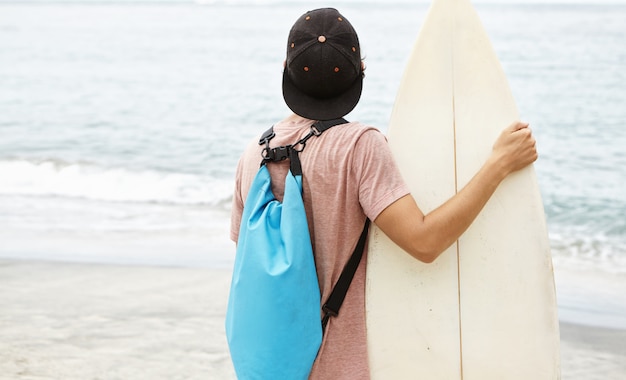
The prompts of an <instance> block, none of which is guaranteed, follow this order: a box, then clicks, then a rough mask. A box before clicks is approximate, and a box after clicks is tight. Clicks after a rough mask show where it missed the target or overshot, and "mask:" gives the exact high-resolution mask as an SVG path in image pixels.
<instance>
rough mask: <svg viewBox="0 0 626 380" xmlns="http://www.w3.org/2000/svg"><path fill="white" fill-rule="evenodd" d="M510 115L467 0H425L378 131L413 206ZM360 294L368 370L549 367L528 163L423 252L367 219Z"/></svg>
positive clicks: (470, 168)
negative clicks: (386, 120)
mask: <svg viewBox="0 0 626 380" xmlns="http://www.w3.org/2000/svg"><path fill="white" fill-rule="evenodd" d="M518 119H519V114H518V111H517V109H516V106H515V102H514V99H513V97H512V95H511V91H510V89H509V86H508V83H507V80H506V78H505V75H504V72H503V70H502V68H501V66H500V64H499V62H498V59H497V57H496V55H495V53H494V51H493V49H492V47H491V44H490V42H489V39H488V37H487V35H486V33H485V31H484V29H483V27H482V25H481V22H480V20H479V18H478V15H477V14H476V12H475V11H474V9H473V8H472V5H471V4H470V2H469V0H434V2H433V4H432V6H431V8H430V10H429V13H428V15H427V17H426V20H425V22H424V24H423V25H422V29H421V31H420V33H419V36H418V38H417V41H416V43H415V46H414V49H413V51H412V53H411V56H410V59H409V62H408V65H407V68H406V71H405V73H404V77H403V80H402V82H401V85H400V89H399V92H398V95H397V99H396V103H395V106H394V110H393V113H392V117H391V123H390V127H389V134H388V139H389V144H390V146H391V149H392V151H393V153H394V155H395V157H396V159H397V162H398V164H399V166H400V170H401V171H402V174H403V176H404V178H405V180H406V181H407V183H408V184H409V186H410V188H411V192H412V194H413V196H414V197H415V199H416V200H417V203H418V205H419V206H420V208H421V209H422V211H424V212H425V213H427V212H429V211H431V210H432V209H434V208H436V207H437V206H439V205H441V204H442V203H443V202H445V201H446V200H447V199H449V198H450V197H451V196H453V195H454V194H455V193H456V192H457V191H459V190H460V189H461V188H462V187H463V186H464V185H465V184H466V183H467V182H468V181H469V180H470V179H471V177H472V176H473V175H474V174H475V173H476V172H477V171H478V169H479V168H480V167H481V166H482V164H483V163H484V162H485V160H486V159H487V157H488V156H489V154H490V152H491V148H492V145H493V143H494V141H495V140H496V138H497V136H498V135H499V134H500V132H501V131H502V129H503V128H505V127H506V126H508V125H509V124H510V123H511V122H513V121H515V120H518ZM366 297H367V307H366V308H367V310H366V316H367V331H368V350H369V356H370V369H371V373H372V378H373V379H428V380H433V379H463V380H474V379H475V380H492V379H494V380H495V379H506V380H510V379H520V380H529V379H533V380H542V379H546V380H547V379H550V380H554V379H558V378H560V367H559V330H558V318H557V308H556V296H555V289H554V278H553V272H552V260H551V256H550V247H549V242H548V236H547V229H546V225H545V216H544V210H543V206H542V202H541V197H540V193H539V188H538V185H537V181H536V176H535V172H534V169H533V167H532V166H530V167H528V168H525V169H523V170H521V171H519V172H516V173H514V174H512V175H511V176H509V177H508V178H507V179H505V181H504V182H503V183H502V184H501V185H500V186H499V188H498V190H497V191H496V193H495V194H494V195H493V197H492V198H491V200H490V201H489V202H488V204H487V205H486V206H485V208H484V209H483V211H482V212H481V214H480V215H479V216H478V218H477V219H476V221H475V222H474V223H473V224H472V226H471V227H470V228H469V230H468V231H466V233H465V234H463V236H462V237H461V238H460V239H459V240H458V241H457V242H456V243H455V244H454V245H453V246H452V247H450V248H449V249H448V250H447V251H446V252H444V253H443V254H442V255H441V256H440V257H439V258H438V259H437V260H436V261H435V262H434V263H431V264H423V263H420V262H418V261H417V260H415V259H413V258H412V257H410V256H409V255H408V254H407V253H405V252H404V251H403V250H401V249H400V248H398V247H397V246H396V245H395V244H394V243H392V242H391V241H390V240H389V239H388V238H387V237H386V236H385V235H384V234H383V233H382V232H381V231H380V230H378V229H377V228H376V227H373V228H372V230H371V233H370V243H369V255H368V273H367V288H366Z"/></svg>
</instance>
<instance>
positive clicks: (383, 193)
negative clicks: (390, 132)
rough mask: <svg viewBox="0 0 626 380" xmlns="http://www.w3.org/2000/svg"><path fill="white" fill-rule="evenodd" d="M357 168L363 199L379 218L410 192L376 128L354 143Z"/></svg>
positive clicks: (372, 215)
mask: <svg viewBox="0 0 626 380" xmlns="http://www.w3.org/2000/svg"><path fill="white" fill-rule="evenodd" d="M354 153H355V154H354V157H353V163H352V165H353V171H354V174H355V176H356V180H357V181H359V202H360V203H361V207H362V208H363V211H364V213H365V215H367V217H368V218H369V219H370V220H375V219H376V218H377V217H378V215H379V214H380V213H381V212H382V211H383V210H385V209H386V208H387V207H389V206H390V205H391V204H392V203H394V202H395V201H397V200H398V199H400V198H402V197H404V196H405V195H407V194H409V193H410V191H409V188H408V186H407V184H406V183H405V182H404V179H403V178H402V175H401V174H400V170H399V169H398V166H397V165H396V162H395V160H394V158H393V155H392V153H391V150H390V149H389V144H388V143H387V139H386V138H385V136H384V135H383V134H382V133H381V132H380V131H378V130H376V129H370V130H368V131H366V132H365V133H363V135H361V137H360V138H359V140H358V141H357V143H356V145H355V147H354Z"/></svg>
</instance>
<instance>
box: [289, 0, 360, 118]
mask: <svg viewBox="0 0 626 380" xmlns="http://www.w3.org/2000/svg"><path fill="white" fill-rule="evenodd" d="M362 89H363V70H362V68H361V51H360V48H359V38H358V36H357V34H356V31H355V30H354V28H353V27H352V25H351V24H350V23H349V22H348V20H346V18H345V17H343V16H342V15H341V14H340V13H339V12H338V11H337V10H336V9H334V8H322V9H316V10H313V11H309V12H307V13H305V14H304V15H302V16H301V17H300V18H299V19H298V20H297V21H296V23H295V24H294V25H293V27H292V28H291V31H290V32H289V40H288V42H287V60H286V64H285V70H284V71H283V98H284V99H285V102H286V103H287V106H289V108H291V110H292V111H293V112H295V113H296V114H298V115H300V116H302V117H305V118H307V119H312V120H330V119H337V118H340V117H343V116H345V115H346V114H348V113H349V112H350V111H352V109H354V107H355V106H356V105H357V103H358V102H359V99H360V97H361V91H362Z"/></svg>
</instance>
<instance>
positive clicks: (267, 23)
mask: <svg viewBox="0 0 626 380" xmlns="http://www.w3.org/2000/svg"><path fill="white" fill-rule="evenodd" d="M327 5H328V4H327V3H320V4H317V3H316V2H315V1H313V2H302V1H300V2H294V1H292V2H286V1H284V2H280V1H247V2H245V1H243V2H242V1H203V2H197V3H194V2H182V1H165V2H125V1H117V2H96V1H91V2H87V1H82V2H80V1H77V2H49V1H43V2H41V1H40V2H24V3H21V2H0V257H5V258H19V259H26V260H30V259H46V260H65V261H88V262H107V263H124V264H128V263H136V264H148V265H182V266H205V267H206V266H211V267H229V266H230V265H232V259H233V254H234V248H233V244H232V243H231V242H230V241H229V240H228V227H229V224H228V223H229V220H228V219H229V207H230V201H231V197H232V186H233V184H232V181H233V176H234V169H235V166H236V162H237V159H238V157H239V154H240V153H241V151H242V149H243V147H244V146H245V144H247V143H248V141H250V139H252V138H253V137H255V136H257V135H258V134H259V133H260V132H262V131H263V130H265V129H266V128H267V127H268V126H269V125H271V124H272V123H274V122H275V121H277V120H279V119H281V118H283V117H284V116H286V115H287V114H288V113H289V110H288V109H287V107H286V106H285V105H284V103H283V101H282V96H281V89H280V77H281V73H282V61H283V59H284V51H285V46H286V36H287V31H288V30H289V28H290V27H291V25H292V23H293V21H294V20H295V19H296V18H297V17H298V16H299V15H300V14H302V13H303V12H304V11H306V10H308V9H313V8H316V7H319V6H327ZM332 5H333V6H335V7H337V8H339V9H340V11H342V13H344V15H346V17H347V18H348V19H350V21H351V22H352V24H353V25H354V26H355V28H356V29H357V31H358V32H359V35H360V39H361V43H362V48H363V52H364V54H365V56H366V57H365V62H366V64H367V70H366V79H365V89H364V94H363V97H362V100H361V102H360V104H359V106H357V108H356V109H355V110H354V111H353V112H352V113H351V114H350V115H348V118H349V119H351V120H360V121H363V122H366V123H369V124H372V125H375V126H377V127H379V128H380V129H381V130H383V131H386V128H387V123H388V120H389V116H390V113H391V108H392V104H393V101H394V97H395V93H396V91H397V88H398V84H399V81H400V78H401V75H402V72H403V70H404V65H405V63H406V60H407V58H408V54H409V51H410V49H411V47H412V44H413V42H414V40H415V38H416V36H417V33H418V31H419V27H420V24H421V22H422V20H423V19H424V16H425V14H426V12H427V9H428V3H425V2H421V3H413V2H408V1H398V2H393V1H391V2H387V1H385V2H383V1H380V2H354V1H344V2H335V3H333V4H332ZM475 6H476V8H477V10H478V12H479V15H480V17H481V19H482V20H483V23H484V25H485V28H486V29H487V32H488V34H489V36H490V38H491V40H492V43H493V45H494V48H495V50H496V53H497V54H498V56H499V58H500V60H501V62H502V65H503V67H504V70H505V72H506V73H507V75H508V78H509V81H510V85H511V88H512V91H513V94H514V96H515V98H516V100H517V103H518V107H519V109H520V111H521V113H522V117H523V119H524V120H526V121H529V122H531V124H532V127H533V130H534V131H535V134H536V137H537V139H538V146H539V151H540V156H541V157H540V159H539V160H538V162H537V163H536V169H537V174H538V177H539V184H540V187H541V191H542V195H543V200H544V205H545V209H546V215H547V220H548V226H549V232H550V240H551V245H552V253H553V257H554V263H555V269H556V275H557V289H558V292H559V304H560V308H561V310H560V312H561V318H562V319H574V320H578V321H580V320H583V321H585V322H586V323H592V324H600V325H611V326H621V327H626V296H625V294H626V190H625V188H626V129H625V128H624V125H625V124H626V104H625V102H624V99H626V23H624V20H625V19H626V4H624V3H622V4H595V3H591V2H589V3H584V2H583V3H577V4H558V3H552V4H550V3H544V4H514V3H506V4H488V3H477V4H475Z"/></svg>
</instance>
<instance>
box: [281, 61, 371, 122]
mask: <svg viewBox="0 0 626 380" xmlns="http://www.w3.org/2000/svg"><path fill="white" fill-rule="evenodd" d="M362 90H363V75H359V77H358V78H357V79H356V80H355V81H354V83H353V84H352V85H351V86H350V87H349V88H348V89H347V90H346V91H344V92H343V93H342V94H341V95H340V96H337V97H334V98H328V99H318V98H315V97H312V96H309V95H307V94H305V93H303V92H302V91H300V90H298V89H297V88H296V86H294V84H293V82H292V81H291V79H290V78H289V75H288V74H287V69H285V70H283V98H284V99H285V103H287V106H288V107H289V108H290V109H291V110H292V111H293V112H294V113H296V114H297V115H300V116H302V117H304V118H307V119H311V120H332V119H339V118H341V117H343V116H345V115H347V114H348V113H350V111H352V110H353V109H354V107H356V105H357V103H358V102H359V99H360V98H361V92H362Z"/></svg>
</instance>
